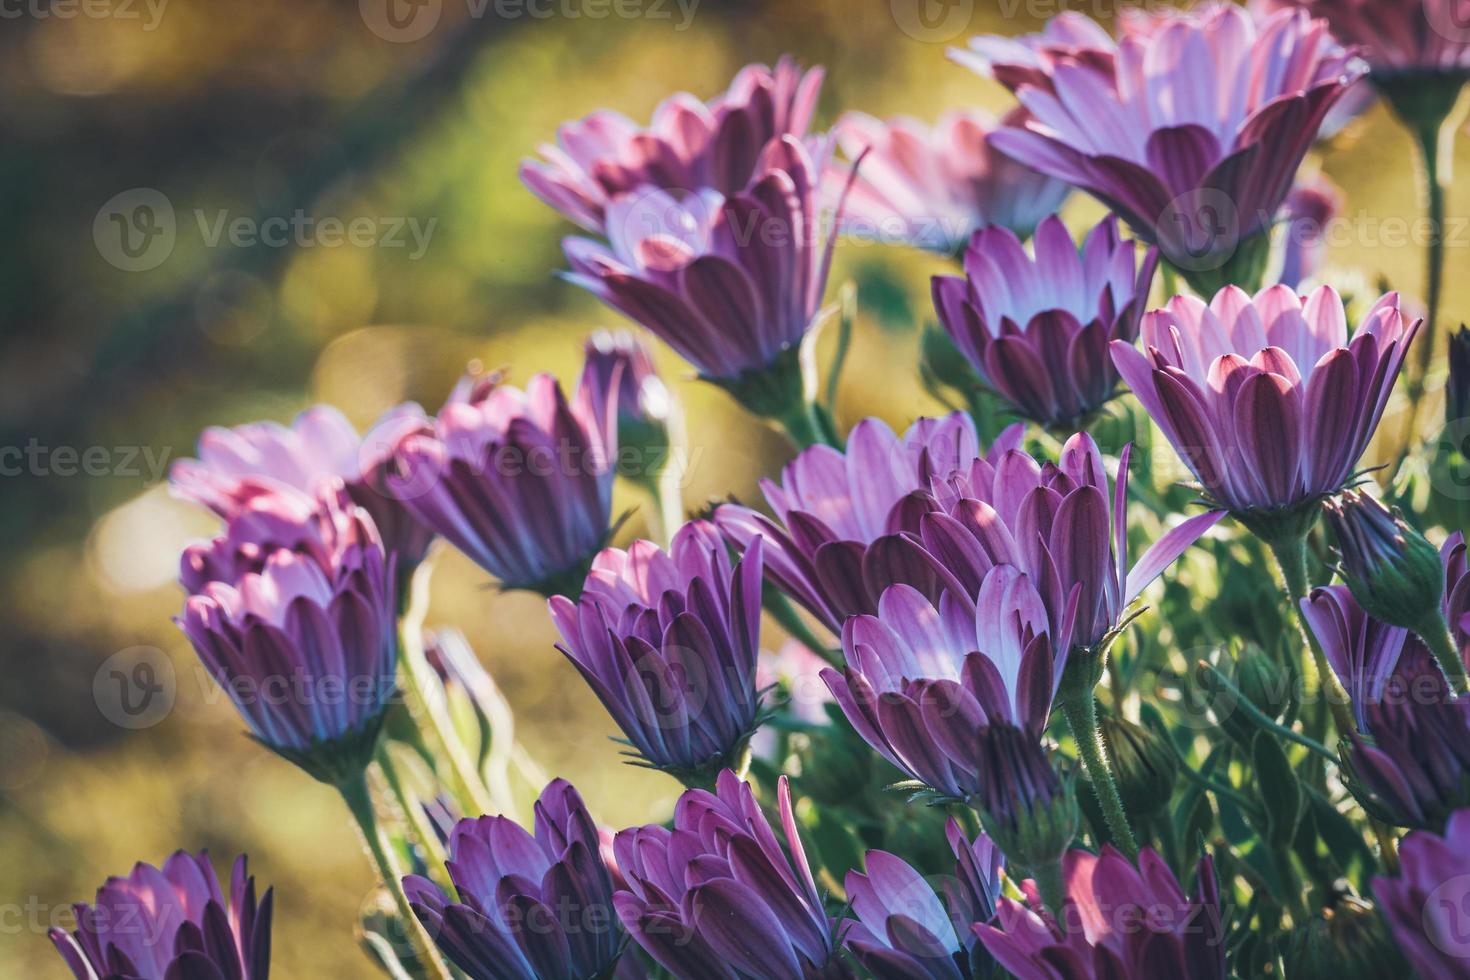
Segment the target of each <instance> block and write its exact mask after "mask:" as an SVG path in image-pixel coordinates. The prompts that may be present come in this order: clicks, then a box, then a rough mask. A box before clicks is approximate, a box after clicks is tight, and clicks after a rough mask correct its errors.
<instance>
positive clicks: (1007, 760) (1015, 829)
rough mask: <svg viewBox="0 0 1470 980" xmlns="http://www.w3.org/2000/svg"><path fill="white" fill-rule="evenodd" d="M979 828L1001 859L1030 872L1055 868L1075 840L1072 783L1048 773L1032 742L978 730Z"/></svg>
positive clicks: (1001, 727)
mask: <svg viewBox="0 0 1470 980" xmlns="http://www.w3.org/2000/svg"><path fill="white" fill-rule="evenodd" d="M979 738H980V779H981V781H982V785H981V788H980V792H979V794H977V797H976V804H977V808H978V809H979V811H980V822H981V824H982V825H983V826H984V828H985V832H986V833H987V834H989V835H990V837H991V839H992V840H994V841H995V843H996V846H997V847H999V848H1000V849H1001V853H1003V854H1005V855H1006V857H1008V858H1009V859H1011V860H1012V861H1014V862H1015V863H1016V864H1019V865H1020V866H1021V867H1023V868H1027V869H1030V870H1032V871H1033V872H1035V871H1036V869H1039V868H1046V867H1051V866H1054V865H1056V863H1057V862H1059V861H1061V859H1062V856H1063V855H1064V854H1066V852H1067V848H1068V847H1070V846H1071V845H1072V841H1073V839H1074V838H1075V837H1076V836H1077V829H1078V824H1079V813H1078V810H1077V794H1076V791H1075V786H1074V780H1073V778H1072V777H1071V776H1070V775H1066V776H1063V775H1060V774H1058V773H1057V771H1056V769H1055V768H1053V767H1052V764H1051V761H1050V760H1049V759H1048V758H1047V753H1046V750H1045V749H1044V748H1042V746H1041V744H1040V743H1039V742H1038V741H1037V739H1036V736H1035V735H1033V734H1031V733H1030V732H1028V731H1026V730H1024V729H1021V728H1017V727H1015V726H1013V725H1008V724H1004V723H997V724H993V725H990V726H988V727H986V728H983V729H981V731H980V733H979Z"/></svg>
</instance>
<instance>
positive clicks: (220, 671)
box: [174, 495, 398, 785]
mask: <svg viewBox="0 0 1470 980" xmlns="http://www.w3.org/2000/svg"><path fill="white" fill-rule="evenodd" d="M343 498H345V495H343ZM343 498H339V497H334V496H332V495H324V496H323V497H322V499H321V502H320V508H321V512H320V513H319V514H318V515H315V516H314V517H313V518H312V520H313V521H314V522H315V523H316V525H317V526H318V528H320V529H321V530H320V531H319V532H318V533H319V534H320V537H319V538H317V539H315V540H314V541H313V546H312V547H309V548H305V549H303V550H292V549H290V548H288V547H283V546H278V545H277V544H275V543H267V544H263V545H262V546H261V548H260V549H259V552H258V554H257V556H256V559H257V561H258V565H259V570H258V571H256V570H250V571H244V572H243V573H241V574H240V575H239V577H238V578H237V579H229V580H224V581H220V580H214V581H210V580H207V576H205V575H202V574H195V573H193V572H191V571H190V568H191V567H192V566H191V565H190V555H188V554H186V555H185V572H184V580H185V585H186V587H187V588H188V589H189V593H190V594H189V597H188V599H187V600H186V602H185V604H184V612H183V614H182V615H181V616H179V617H176V618H175V620H174V622H175V623H176V624H178V626H179V627H180V628H181V629H182V630H183V631H184V633H185V635H187V636H188V637H189V640H190V642H191V643H193V645H194V649H195V651H196V652H197V653H198V654H199V659H200V660H201V661H203V662H204V665H205V667H206V668H208V670H209V672H210V674H211V675H213V677H214V679H215V680H216V681H217V682H218V683H219V685H220V686H221V687H222V688H224V689H225V691H226V693H228V694H229V695H230V698H231V700H233V701H234V702H235V707H236V708H237V709H239V711H240V714H241V715H242V716H243V717H244V719H245V722H246V724H247V725H248V726H249V728H250V731H251V734H252V735H253V736H254V737H255V738H256V739H257V740H259V741H260V742H261V743H262V744H264V745H265V746H267V747H268V748H270V749H272V750H274V751H275V752H276V753H278V754H279V755H281V756H283V757H284V758H286V759H288V760H290V761H291V762H294V763H295V764H296V765H298V766H301V767H302V768H303V769H305V770H306V771H307V772H308V773H310V774H311V775H312V776H314V777H316V778H317V779H320V780H322V781H323V782H328V783H332V784H333V785H336V784H338V783H340V782H341V781H342V780H343V779H346V778H350V777H353V776H357V775H360V774H361V772H362V769H363V767H364V766H366V765H367V763H368V761H369V760H370V759H371V757H372V753H373V749H374V746H375V745H376V743H377V738H378V732H379V729H380V728H381V726H382V723H383V716H384V715H385V714H386V712H387V708H388V704H389V701H390V699H391V698H392V696H393V694H394V692H395V685H394V672H395V670H396V667H397V660H398V643H397V635H396V625H397V621H396V619H395V610H396V593H395V590H394V588H393V570H394V559H393V558H392V557H391V556H388V555H385V554H384V552H383V545H382V542H381V541H380V540H379V539H378V534H377V531H376V530H375V529H374V528H373V523H372V518H371V517H369V516H368V514H367V511H365V510H363V509H362V508H360V507H352V506H351V505H350V504H349V503H348V502H347V501H346V500H345V499H343ZM248 516H249V515H248V514H247V515H245V517H242V518H239V519H237V521H239V520H244V519H246V518H247V517H248ZM237 531H238V527H236V526H235V525H234V524H232V527H231V529H230V531H228V532H227V533H226V535H225V536H224V537H222V538H219V539H216V541H215V543H214V544H213V545H212V546H211V548H212V550H213V551H215V552H220V551H223V550H225V548H226V544H227V543H229V542H231V541H232V540H233V539H232V538H231V535H232V534H233V533H235V532H237ZM304 536H306V537H309V535H304ZM223 564H224V563H223V562H220V563H217V565H223Z"/></svg>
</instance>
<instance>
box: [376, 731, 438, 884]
mask: <svg viewBox="0 0 1470 980" xmlns="http://www.w3.org/2000/svg"><path fill="white" fill-rule="evenodd" d="M377 760H378V768H379V769H381V770H383V778H384V779H385V780H386V781H387V783H388V789H389V790H391V791H392V793H393V798H394V799H395V800H397V801H398V807H399V809H401V810H402V811H403V817H404V819H405V820H407V821H408V825H409V827H410V828H411V829H412V830H413V834H414V836H415V837H417V838H418V841H419V846H421V847H422V848H423V849H424V853H425V854H427V855H428V857H429V861H430V864H431V871H432V872H433V877H434V879H435V880H436V881H438V882H439V884H441V885H445V886H452V884H453V882H451V881H450V880H449V875H448V873H447V872H446V870H445V866H446V864H447V862H448V860H449V855H448V854H446V853H445V851H444V845H443V843H441V842H440V840H439V835H438V834H436V833H435V832H434V828H433V826H432V825H431V824H430V823H429V817H428V814H426V813H424V807H423V801H421V800H420V799H419V798H418V795H417V794H415V793H414V792H413V790H411V789H409V788H408V786H407V785H406V784H405V783H404V782H403V778H402V777H401V776H400V775H399V773H398V765H397V763H395V762H394V761H393V750H392V748H391V747H390V746H389V744H388V742H386V741H384V742H383V743H382V744H380V745H379V746H378V755H377Z"/></svg>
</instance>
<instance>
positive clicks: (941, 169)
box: [826, 110, 1071, 255]
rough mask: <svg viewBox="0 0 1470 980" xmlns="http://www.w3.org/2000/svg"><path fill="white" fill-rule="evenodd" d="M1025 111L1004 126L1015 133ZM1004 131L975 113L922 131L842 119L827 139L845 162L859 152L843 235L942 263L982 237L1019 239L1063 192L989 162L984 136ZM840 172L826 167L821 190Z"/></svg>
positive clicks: (1030, 173)
mask: <svg viewBox="0 0 1470 980" xmlns="http://www.w3.org/2000/svg"><path fill="white" fill-rule="evenodd" d="M1022 116H1024V110H1014V111H1013V112H1012V113H1011V114H1010V115H1009V116H1008V117H1007V120H1006V122H1007V123H1008V124H1010V125H1020V123H1021V117H1022ZM1000 125H1002V123H1000V122H998V121H997V120H996V119H994V118H993V117H991V116H990V115H988V114H987V113H984V112H980V111H975V110H971V111H965V112H950V113H947V114H945V115H943V116H941V117H940V118H939V120H938V121H937V122H936V123H935V124H934V125H933V126H930V125H928V124H926V123H924V122H922V121H920V120H918V119H914V118H912V117H908V116H899V117H895V118H893V119H888V120H880V119H876V118H874V117H873V116H869V115H867V114H866V113H861V112H850V113H847V114H846V115H844V116H843V117H842V118H841V119H839V120H838V121H837V125H836V126H834V127H833V129H832V135H833V136H834V137H835V139H836V140H837V145H838V147H840V148H841V150H842V152H843V153H844V155H846V157H847V158H848V159H849V160H856V159H857V158H858V157H859V156H862V154H863V153H864V152H865V151H866V152H867V156H865V157H863V165H862V168H861V169H860V170H859V172H858V177H857V180H856V182H855V183H854V184H853V188H852V193H851V194H850V195H849V197H848V200H847V207H846V209H845V210H844V212H843V218H842V226H843V230H844V231H845V232H846V233H847V234H849V235H854V236H856V237H860V238H871V239H873V240H876V241H880V242H892V241H898V242H901V243H904V244H908V245H913V246H915V247H917V248H924V249H929V250H931V251H935V252H940V253H942V254H945V255H949V254H953V253H955V252H956V251H958V250H959V249H962V248H964V246H965V243H966V242H967V241H969V239H970V235H971V234H972V233H973V232H975V231H977V230H978V229H980V228H987V227H992V226H994V227H999V228H1007V229H1009V230H1010V231H1011V232H1013V233H1014V234H1016V235H1017V236H1019V237H1021V238H1026V237H1027V236H1029V235H1030V234H1031V232H1032V231H1034V230H1035V228H1036V226H1037V224H1038V223H1039V222H1040V221H1041V219H1042V218H1044V217H1046V216H1047V215H1049V214H1051V213H1053V212H1054V211H1056V209H1057V208H1058V207H1060V206H1061V203H1062V201H1063V200H1065V199H1066V196H1067V194H1068V193H1069V192H1070V191H1071V188H1070V187H1069V186H1068V185H1066V184H1064V183H1062V182H1061V181H1059V180H1055V179H1054V178H1051V177H1047V176H1045V175H1044V174H1041V173H1038V172H1037V171H1035V170H1032V169H1031V168H1030V167H1028V166H1026V165H1024V164H1021V163H1017V162H1016V161H1014V160H1012V159H1011V158H1010V157H1008V156H1006V155H1004V154H1002V153H997V152H996V151H995V150H994V149H993V148H992V147H991V145H990V135H991V133H993V132H995V130H996V129H997V127H998V126H1000ZM850 166H851V165H850V164H848V165H846V166H842V165H833V167H832V168H830V169H831V172H830V173H829V176H828V178H827V181H826V183H827V186H828V187H829V188H840V187H841V186H842V184H843V181H844V180H845V179H846V176H847V173H846V171H847V170H848V169H849V168H850Z"/></svg>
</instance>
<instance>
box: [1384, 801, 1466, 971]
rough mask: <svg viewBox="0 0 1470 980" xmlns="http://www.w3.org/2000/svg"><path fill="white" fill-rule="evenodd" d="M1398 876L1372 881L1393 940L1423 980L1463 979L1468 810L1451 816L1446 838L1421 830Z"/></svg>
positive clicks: (1409, 842) (1411, 839) (1410, 840)
mask: <svg viewBox="0 0 1470 980" xmlns="http://www.w3.org/2000/svg"><path fill="white" fill-rule="evenodd" d="M1399 863H1400V865H1401V867H1400V870H1399V873H1398V874H1397V875H1395V876H1393V877H1389V876H1386V875H1384V876H1379V877H1377V878H1374V879H1373V895H1374V897H1376V898H1377V899H1378V907H1379V908H1380V909H1381V910H1382V912H1383V916H1384V918H1386V919H1387V920H1388V927H1389V930H1390V931H1391V932H1392V933H1393V938H1394V941H1395V942H1397V943H1398V946H1399V949H1401V950H1403V952H1404V955H1405V956H1406V957H1407V958H1408V960H1409V964H1410V965H1411V966H1412V967H1413V969H1414V972H1415V974H1416V975H1418V976H1420V977H1423V978H1424V980H1458V978H1460V977H1463V976H1464V975H1465V921H1464V913H1465V901H1466V887H1467V884H1466V883H1467V882H1470V809H1466V810H1460V811H1458V812H1457V813H1455V814H1454V816H1452V817H1450V819H1449V823H1448V825H1447V826H1446V827H1445V830H1444V836H1440V835H1438V834H1435V833H1433V832H1431V831H1427V830H1419V831H1415V832H1414V833H1411V834H1409V835H1408V836H1407V837H1405V838H1404V840H1403V843H1402V845H1401V846H1400V847H1399Z"/></svg>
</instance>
